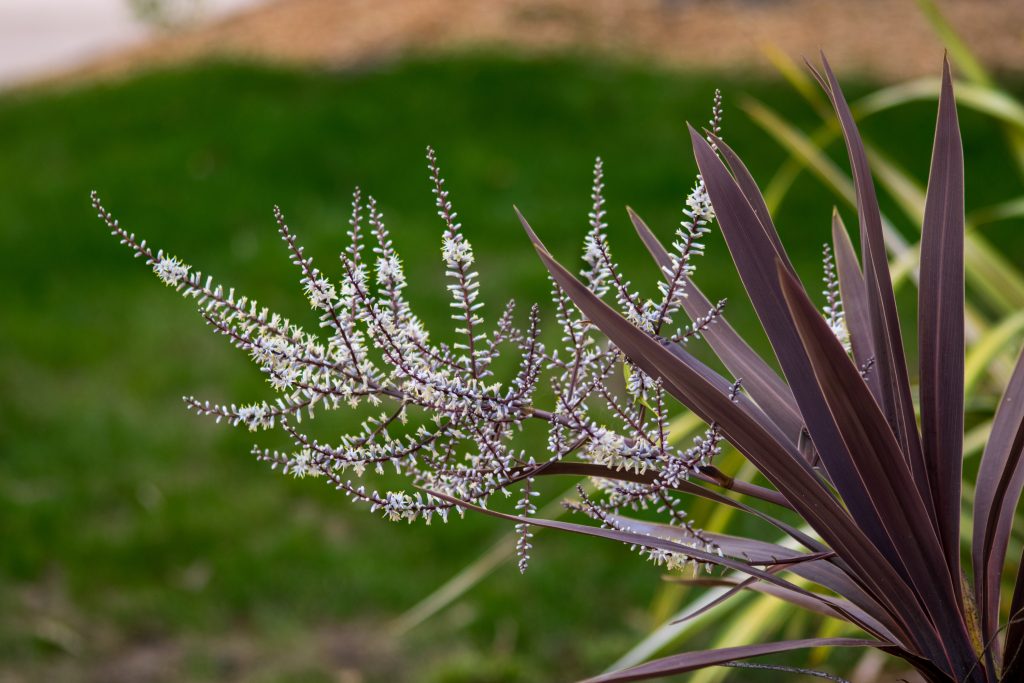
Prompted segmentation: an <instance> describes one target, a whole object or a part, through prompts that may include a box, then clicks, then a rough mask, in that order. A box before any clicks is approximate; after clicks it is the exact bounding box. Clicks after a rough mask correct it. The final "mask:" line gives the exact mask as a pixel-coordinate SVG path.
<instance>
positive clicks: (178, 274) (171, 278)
mask: <svg viewBox="0 0 1024 683" xmlns="http://www.w3.org/2000/svg"><path fill="white" fill-rule="evenodd" d="M190 268H191V266H186V265H185V264H184V263H182V262H181V261H179V260H178V259H177V258H176V257H174V256H164V255H163V252H161V253H160V256H159V258H157V260H156V262H155V263H154V264H153V272H154V273H156V276H157V277H158V278H160V279H161V280H162V281H163V283H164V284H166V285H168V286H171V287H177V286H178V285H180V284H181V283H182V282H183V281H184V280H185V278H186V277H188V271H189V269H190Z"/></svg>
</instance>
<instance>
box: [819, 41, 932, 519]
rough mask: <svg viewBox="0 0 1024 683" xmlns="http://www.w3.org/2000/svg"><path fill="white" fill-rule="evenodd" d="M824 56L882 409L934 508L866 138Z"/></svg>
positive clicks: (824, 81) (825, 83) (825, 81)
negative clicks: (852, 203)
mask: <svg viewBox="0 0 1024 683" xmlns="http://www.w3.org/2000/svg"><path fill="white" fill-rule="evenodd" d="M822 62H823V64H824V67H825V74H826V76H827V79H826V78H823V77H822V76H821V74H819V73H818V72H817V71H816V70H815V69H814V68H813V67H810V65H809V64H808V66H809V67H810V68H811V72H812V73H813V74H814V77H815V78H816V79H817V80H818V82H819V83H820V84H821V86H822V88H823V89H824V90H825V93H826V94H827V95H828V97H829V99H830V100H831V102H832V106H833V108H834V109H835V111H836V115H837V116H838V117H839V123H840V125H841V127H842V130H843V138H844V140H845V141H846V151H847V153H848V155H849V157H850V166H851V169H852V171H853V181H854V186H855V187H856V190H857V218H858V220H859V221H860V247H861V253H862V258H861V261H862V263H863V267H864V281H865V283H866V285H867V291H868V311H869V315H870V321H871V331H872V337H873V340H874V342H873V346H874V350H875V368H874V372H877V373H878V383H879V387H880V388H881V396H882V409H883V411H884V413H885V416H886V418H887V419H888V420H889V424H890V425H892V428H893V431H894V432H895V433H896V436H897V438H898V439H899V442H900V450H901V451H902V455H903V457H904V458H906V460H907V462H909V463H910V467H911V471H912V472H913V473H914V481H915V484H916V485H917V487H918V488H919V489H920V490H921V492H922V496H924V498H925V502H926V504H927V505H928V507H929V509H933V508H934V505H933V503H932V500H931V489H930V488H929V487H928V479H927V471H926V468H925V465H924V456H923V455H922V453H921V439H920V437H919V435H918V433H917V421H916V418H915V416H914V403H913V400H912V398H911V395H910V379H909V377H908V375H907V359H906V358H905V357H904V355H903V340H902V337H901V335H900V323H899V317H898V315H897V313H896V299H895V296H894V294H893V289H892V280H891V279H890V277H889V262H888V259H887V258H886V253H885V241H884V238H883V235H882V214H881V212H880V211H879V208H878V198H877V196H876V195H875V186H874V183H873V182H872V180H871V171H870V169H869V168H868V158H867V153H866V152H865V151H864V143H863V141H862V140H861V137H860V133H859V132H858V130H857V126H856V124H855V123H854V120H853V114H852V113H851V112H850V107H849V105H848V104H847V102H846V99H845V98H844V97H843V91H842V89H841V88H840V87H839V82H838V80H836V77H835V74H833V73H832V69H831V68H830V67H829V64H828V60H826V59H825V56H824V55H822Z"/></svg>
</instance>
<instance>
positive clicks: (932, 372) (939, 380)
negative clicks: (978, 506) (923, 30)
mask: <svg viewBox="0 0 1024 683" xmlns="http://www.w3.org/2000/svg"><path fill="white" fill-rule="evenodd" d="M917 311H918V312H917V320H918V322H917V331H918V349H919V357H920V364H921V370H920V380H919V381H920V391H921V448H922V450H923V452H924V459H925V465H926V466H927V468H928V481H929V484H930V486H931V489H932V499H933V500H934V502H935V511H936V514H937V515H938V524H939V533H940V537H941V539H942V543H943V547H944V548H945V551H946V564H947V565H948V566H949V568H950V571H951V572H954V573H955V574H956V576H955V577H954V578H955V579H956V581H957V585H959V574H960V479H961V477H962V476H963V472H962V470H963V435H964V153H963V146H962V145H961V143H960V128H959V125H958V124H957V116H956V101H955V100H954V99H953V81H952V79H951V78H950V75H949V62H948V61H945V62H944V63H943V70H942V91H941V94H940V95H939V114H938V120H937V122H936V124H935V145H934V148H933V150H932V166H931V173H930V174H929V176H928V195H927V198H926V200H925V207H924V223H923V226H922V229H921V280H920V283H919V286H918V307H917Z"/></svg>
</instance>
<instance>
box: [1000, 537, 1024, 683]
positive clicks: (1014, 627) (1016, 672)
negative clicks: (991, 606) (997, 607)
mask: <svg viewBox="0 0 1024 683" xmlns="http://www.w3.org/2000/svg"><path fill="white" fill-rule="evenodd" d="M1022 564H1024V551H1021V558H1020V561H1019V562H1018V563H1017V568H1018V571H1017V579H1016V580H1015V581H1014V587H1013V597H1012V598H1011V599H1010V621H1009V623H1008V624H1007V626H1006V639H1005V640H1004V641H1003V662H1004V664H1003V680H1004V681H1020V680H1024V574H1022V573H1021V572H1020V566H1021V565H1022Z"/></svg>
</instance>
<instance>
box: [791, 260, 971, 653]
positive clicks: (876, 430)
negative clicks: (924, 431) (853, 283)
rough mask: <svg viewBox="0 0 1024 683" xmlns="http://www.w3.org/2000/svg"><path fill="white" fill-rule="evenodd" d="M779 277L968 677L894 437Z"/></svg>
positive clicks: (854, 447) (821, 323) (962, 632)
mask: <svg viewBox="0 0 1024 683" xmlns="http://www.w3.org/2000/svg"><path fill="white" fill-rule="evenodd" d="M778 273H779V281H780V283H781V284H782V291H783V294H784V295H785V297H786V303H787V304H788V305H789V310H790V313H791V315H792V319H793V322H794V324H795V326H796V328H797V330H798V332H799V335H800V339H801V341H802V343H803V345H804V348H805V349H806V350H807V354H808V357H809V358H810V361H811V365H812V367H813V370H814V375H815V377H816V378H817V381H818V383H819V384H820V385H821V386H822V387H827V391H825V392H824V394H823V395H824V400H825V402H826V403H827V404H828V409H829V411H830V412H831V413H832V415H834V416H835V420H836V423H837V425H838V426H839V429H840V432H841V433H842V437H843V439H844V441H845V442H846V443H848V444H849V446H850V450H851V451H852V452H854V453H856V454H857V458H856V464H857V471H858V475H859V476H860V477H862V478H863V481H864V483H865V488H866V490H867V491H868V493H869V495H870V497H871V501H872V503H873V504H874V505H875V506H876V508H877V509H878V510H879V512H880V514H881V516H882V518H883V519H884V520H885V522H886V531H887V532H888V533H889V534H890V536H891V538H892V541H893V543H894V545H895V546H896V549H897V552H898V553H899V557H900V559H901V560H902V562H903V563H904V566H905V567H906V569H907V570H908V571H909V575H910V578H911V582H912V585H913V586H914V588H915V589H916V592H917V593H918V595H919V596H920V598H921V603H922V605H923V606H924V608H925V610H926V611H927V612H928V613H929V614H930V615H931V617H932V620H933V623H935V624H942V625H943V628H942V633H943V639H944V640H948V641H949V642H951V643H952V644H953V647H951V648H950V653H951V656H952V657H955V660H954V665H955V666H956V667H957V670H958V671H960V672H963V671H966V670H967V668H968V667H969V666H970V665H971V660H970V659H969V657H970V656H971V653H972V648H971V644H970V638H969V636H968V633H967V629H966V626H965V625H964V621H963V618H962V616H961V613H960V607H959V604H958V602H957V596H956V593H955V592H954V588H953V581H954V580H959V573H958V574H957V576H956V577H953V576H951V574H950V571H949V568H948V567H947V566H946V563H945V561H944V557H943V551H942V545H941V543H940V541H939V538H938V536H937V535H936V533H935V529H934V527H933V526H932V523H931V518H930V517H929V512H928V510H927V508H926V507H925V504H924V501H923V500H922V499H921V497H920V496H919V495H918V494H917V489H916V488H915V487H914V485H913V481H912V479H911V474H910V471H909V470H908V469H907V468H906V467H905V465H904V463H903V462H902V460H901V459H900V458H899V443H898V442H897V441H896V436H895V435H894V434H893V432H892V429H891V428H890V426H889V424H888V422H887V421H886V419H885V416H884V415H883V414H882V411H881V409H880V408H879V406H878V404H877V403H875V400H874V398H873V397H872V396H871V393H870V391H869V390H868V388H867V385H865V384H864V382H863V380H862V379H861V377H860V373H859V372H858V371H857V368H856V367H854V366H853V364H852V363H851V362H850V359H849V358H848V357H847V355H846V351H845V350H844V349H843V347H842V345H841V344H840V343H839V341H838V340H837V339H836V337H835V335H834V334H833V333H832V330H831V329H830V328H829V326H828V323H826V322H825V320H824V319H823V318H822V317H821V315H820V314H819V313H818V310H817V308H815V306H814V304H813V303H812V302H811V301H810V299H808V298H807V295H806V293H805V292H804V290H803V287H802V286H801V285H800V283H799V281H797V280H796V279H795V278H794V277H793V276H792V275H791V274H790V273H789V272H788V271H787V270H786V269H785V268H783V267H781V265H780V266H779V267H778Z"/></svg>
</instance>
